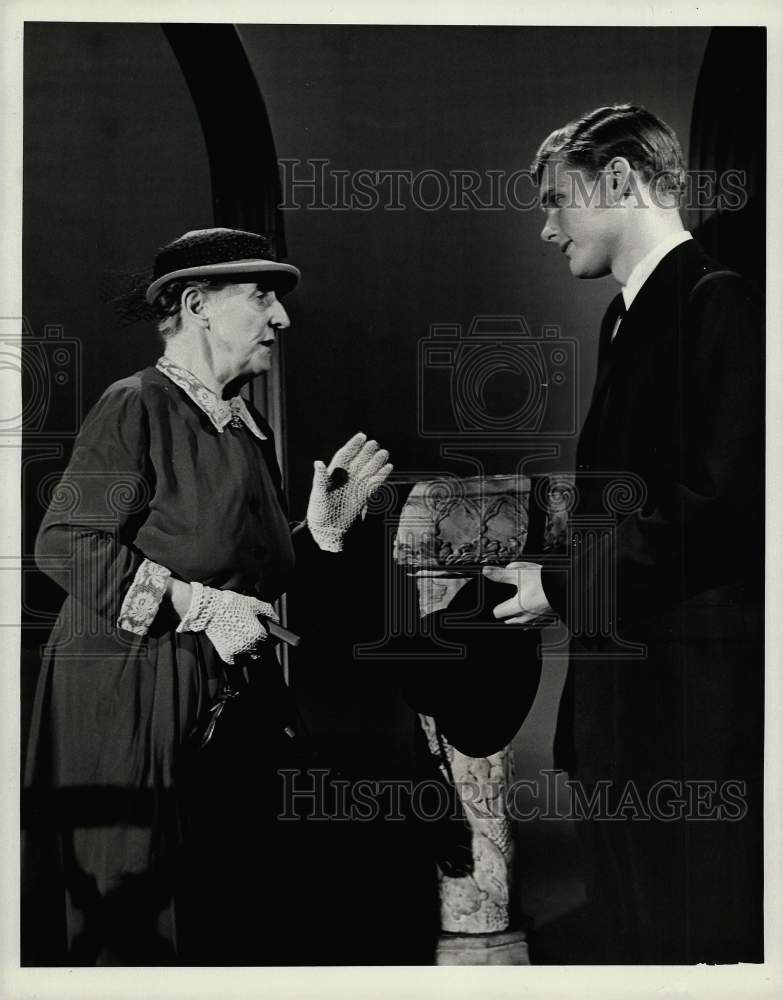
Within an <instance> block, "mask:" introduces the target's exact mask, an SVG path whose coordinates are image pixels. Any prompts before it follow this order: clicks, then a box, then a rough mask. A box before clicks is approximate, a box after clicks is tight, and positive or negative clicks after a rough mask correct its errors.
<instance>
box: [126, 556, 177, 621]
mask: <svg viewBox="0 0 783 1000" xmlns="http://www.w3.org/2000/svg"><path fill="white" fill-rule="evenodd" d="M170 576H171V570H170V569H166V567H165V566H161V565H160V563H156V562H152V560H151V559H145V560H144V562H143V563H142V564H141V566H139V568H138V569H137V570H136V576H135V577H134V578H133V583H132V584H131V585H130V587H129V588H128V593H127V594H126V595H125V600H124V601H123V602H122V607H121V608H120V617H119V618H118V619H117V627H118V628H121V629H125V631H126V632H133V633H134V635H146V634H147V632H148V631H149V627H150V625H152V623H153V621H154V620H155V615H156V614H157V613H158V608H159V607H160V604H161V601H162V600H163V597H164V595H165V593H166V584H167V582H168V579H169V577H170Z"/></svg>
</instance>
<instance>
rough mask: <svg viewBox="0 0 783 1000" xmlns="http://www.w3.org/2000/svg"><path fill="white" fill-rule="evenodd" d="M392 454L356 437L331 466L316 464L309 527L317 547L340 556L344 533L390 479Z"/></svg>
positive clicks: (364, 438) (308, 516) (333, 459)
mask: <svg viewBox="0 0 783 1000" xmlns="http://www.w3.org/2000/svg"><path fill="white" fill-rule="evenodd" d="M388 458H389V453H388V451H386V449H385V448H379V446H378V442H377V441H368V440H367V435H366V434H355V435H354V436H353V437H352V438H351V440H350V441H348V442H346V444H344V445H343V446H342V448H340V450H339V451H337V452H336V453H335V455H334V458H332V460H331V462H330V463H329V465H328V466H326V465H324V463H323V462H321V461H317V462H315V474H314V475H313V488H312V490H311V492H310V502H309V503H308V505H307V526H308V528H309V529H310V534H311V535H312V536H313V538H314V539H315V541H316V543H317V544H318V547H319V548H321V549H323V550H324V551H326V552H340V551H341V550H342V547H343V538H344V537H345V533H346V532H347V531H348V529H349V528H350V527H351V525H352V524H353V522H354V521H355V520H356V518H357V517H358V516H359V514H360V513H361V512H362V510H363V509H364V507H365V505H366V503H367V500H368V499H369V498H370V497H371V496H372V494H373V492H374V491H375V490H376V489H377V488H378V487H379V486H380V485H381V483H383V482H384V481H385V480H386V479H387V478H388V476H389V475H390V473H391V471H392V468H393V466H392V465H390V464H389V463H388V461H387V459H388Z"/></svg>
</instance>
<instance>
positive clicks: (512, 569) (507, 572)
mask: <svg viewBox="0 0 783 1000" xmlns="http://www.w3.org/2000/svg"><path fill="white" fill-rule="evenodd" d="M482 572H483V574H484V576H486V577H487V578H488V579H489V580H494V581H495V583H507V584H510V585H511V586H512V587H516V588H517V592H516V594H515V595H514V596H513V597H509V599H508V600H507V601H503V603H502V604H498V605H496V606H495V607H494V608H493V609H492V613H493V614H494V616H495V617H496V618H502V619H503V623H504V625H534V624H544V623H543V622H540V621H539V619H541V618H542V616H546V617H547V618H549V619H550V620H551V619H552V617H553V616H554V612H553V611H552V608H551V607H550V606H549V601H548V600H547V599H546V594H545V593H544V588H543V587H542V586H541V567H540V566H539V565H538V563H528V562H512V563H509V564H508V566H485V567H484V569H483V570H482Z"/></svg>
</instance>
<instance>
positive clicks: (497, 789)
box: [277, 768, 748, 823]
mask: <svg viewBox="0 0 783 1000" xmlns="http://www.w3.org/2000/svg"><path fill="white" fill-rule="evenodd" d="M278 773H279V775H280V777H281V778H282V784H281V801H280V803H279V805H280V809H279V812H278V817H277V818H278V819H280V820H288V821H291V822H297V821H299V822H301V821H305V820H306V821H313V822H329V821H331V822H349V821H350V822H360V823H361V822H373V821H375V820H378V819H383V820H388V821H391V822H402V821H403V820H405V819H406V818H408V817H412V818H414V819H417V820H421V821H423V822H436V821H440V820H444V819H455V820H456V819H461V818H463V817H465V816H469V817H470V818H471V819H475V820H479V821H480V820H502V819H510V820H517V821H519V822H530V821H532V820H570V821H572V822H579V821H584V820H591V821H602V822H607V823H617V822H635V823H649V822H652V821H656V822H663V823H673V822H678V821H683V820H685V821H688V822H701V823H703V822H729V823H736V822H739V821H741V820H742V819H744V818H745V816H746V815H747V811H748V788H747V783H746V782H745V781H744V780H740V779H725V780H722V781H720V782H719V781H717V780H715V779H709V778H704V779H697V778H689V779H683V778H662V779H659V780H657V781H655V782H653V783H650V784H649V785H647V786H641V785H639V784H638V783H636V782H634V781H630V780H629V781H626V782H624V783H622V784H617V783H615V782H612V781H609V780H606V781H596V782H594V783H592V784H590V785H585V784H583V783H581V782H580V781H576V780H572V779H570V778H569V777H568V775H567V774H566V773H565V772H564V771H556V770H542V771H541V772H539V777H537V778H529V779H524V780H517V781H513V782H511V783H509V784H508V785H503V784H501V783H498V782H484V783H481V784H479V783H477V782H469V781H467V782H466V781H459V782H455V783H454V784H453V785H446V784H444V783H443V782H441V781H436V780H435V779H424V780H420V781H413V780H405V779H391V780H390V779H364V778H357V779H352V780H349V779H347V778H337V777H334V776H332V774H331V772H330V771H329V770H328V769H327V768H310V769H306V770H303V769H298V768H283V769H281V770H280V771H279V772H278ZM455 792H456V794H454V793H455Z"/></svg>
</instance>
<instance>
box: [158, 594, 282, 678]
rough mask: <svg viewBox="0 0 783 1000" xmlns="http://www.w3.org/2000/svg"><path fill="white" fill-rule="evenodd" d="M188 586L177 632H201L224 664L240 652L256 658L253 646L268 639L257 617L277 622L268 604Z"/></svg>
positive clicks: (275, 614)
mask: <svg viewBox="0 0 783 1000" xmlns="http://www.w3.org/2000/svg"><path fill="white" fill-rule="evenodd" d="M190 586H191V587H192V588H193V593H192V596H191V599H190V607H189V608H188V610H187V611H186V612H185V617H184V618H183V619H182V621H181V622H180V623H179V625H178V626H177V631H178V632H204V633H205V634H206V636H207V638H208V639H209V641H210V642H211V643H212V645H213V646H214V647H215V651H216V652H217V654H218V656H219V657H220V659H221V660H223V662H224V663H233V662H234V657H235V656H238V655H240V654H241V653H250V655H251V657H252V658H253V659H257V658H258V654H254V650H255V649H256V646H258V644H259V643H261V642H264V641H265V640H266V639H267V638H268V636H269V633H268V632H267V630H266V629H265V628H264V626H263V625H262V624H261V622H260V621H259V620H258V616H259V615H260V616H261V617H262V618H271V619H272V621H275V622H279V621H280V619H279V618H278V617H277V613H276V611H275V609H274V608H273V607H272V605H271V604H267V602H266V601H259V600H258V599H257V598H255V597H246V596H245V595H244V594H237V593H236V592H235V591H233V590H216V589H215V588H214V587H205V586H204V585H203V584H201V583H191V585H190Z"/></svg>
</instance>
